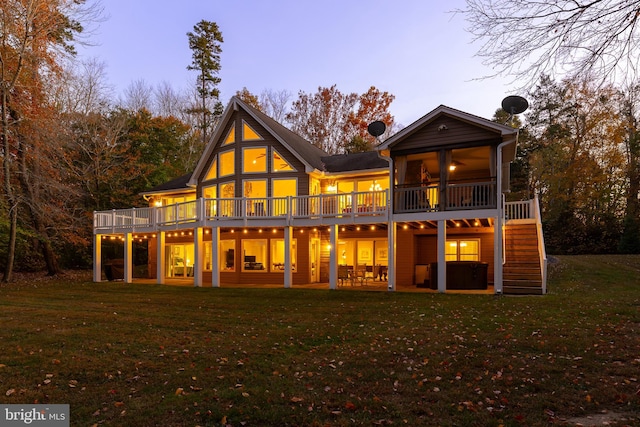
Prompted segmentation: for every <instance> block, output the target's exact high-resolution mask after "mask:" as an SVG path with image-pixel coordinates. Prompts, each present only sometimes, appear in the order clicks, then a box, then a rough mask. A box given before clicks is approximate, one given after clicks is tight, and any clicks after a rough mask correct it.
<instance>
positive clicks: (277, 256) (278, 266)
mask: <svg viewBox="0 0 640 427" xmlns="http://www.w3.org/2000/svg"><path fill="white" fill-rule="evenodd" d="M296 260H297V250H296V239H293V240H292V241H291V269H292V270H293V271H296ZM271 271H276V272H277V271H284V240H282V239H272V240H271Z"/></svg>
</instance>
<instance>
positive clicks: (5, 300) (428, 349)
mask: <svg viewBox="0 0 640 427" xmlns="http://www.w3.org/2000/svg"><path fill="white" fill-rule="evenodd" d="M548 290H549V293H548V295H546V296H526V297H495V296H488V295H438V294H426V293H419V294H418V293H416V294H413V293H405V292H398V293H388V292H356V291H340V290H339V291H329V290H297V289H224V288H220V289H213V288H191V287H172V286H159V285H128V284H123V283H100V284H96V283H91V282H88V281H79V280H69V279H66V280H64V279H63V280H39V281H30V282H19V283H15V284H9V285H2V286H0V325H1V326H2V328H1V329H0V346H1V347H0V350H1V351H0V403H22V404H25V403H29V404H30V403H48V404H53V403H67V404H69V405H70V409H71V425H73V426H91V425H96V426H103V425H104V426H107V425H108V426H198V425H199V426H225V425H229V426H352V425H367V426H371V425H374V426H375V425H396V426H399V425H408V426H417V425H425V426H427V425H439V426H548V425H575V424H576V423H582V424H583V425H589V424H588V422H590V421H589V420H591V421H593V422H594V423H596V421H597V420H598V417H603V419H604V420H605V421H604V422H608V423H609V424H608V425H618V426H623V425H633V426H639V425H640V382H639V378H640V256H580V257H578V256H575V257H559V259H558V260H557V262H555V263H553V264H552V265H551V269H550V277H549V284H548ZM587 417H589V418H587ZM597 422H600V424H597V425H602V424H601V422H602V421H597ZM594 425H596V424H594Z"/></svg>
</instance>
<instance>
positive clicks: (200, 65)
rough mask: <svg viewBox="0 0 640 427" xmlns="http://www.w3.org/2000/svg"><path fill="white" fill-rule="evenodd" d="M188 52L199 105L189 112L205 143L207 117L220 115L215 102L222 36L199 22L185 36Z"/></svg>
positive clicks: (210, 25)
mask: <svg viewBox="0 0 640 427" xmlns="http://www.w3.org/2000/svg"><path fill="white" fill-rule="evenodd" d="M187 37H188V38H189V49H191V50H192V62H191V65H189V66H188V67H187V70H195V71H197V72H198V73H199V74H198V77H197V79H196V81H197V91H198V95H199V97H200V105H199V107H197V108H194V109H193V112H194V113H199V115H200V129H201V131H202V141H203V142H206V141H207V138H208V136H209V135H208V132H209V129H210V128H212V123H211V121H212V118H211V116H212V115H213V116H218V115H220V114H221V113H222V103H221V102H220V101H219V96H220V91H219V90H218V87H217V86H218V84H220V81H221V79H220V77H218V76H217V75H218V73H219V72H220V54H221V53H222V46H221V43H222V42H223V39H222V32H220V30H219V28H218V24H216V23H215V22H210V21H205V20H202V21H200V22H199V23H198V24H196V25H195V26H194V27H193V32H188V33H187Z"/></svg>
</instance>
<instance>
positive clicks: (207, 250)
mask: <svg viewBox="0 0 640 427" xmlns="http://www.w3.org/2000/svg"><path fill="white" fill-rule="evenodd" d="M203 270H204V271H211V242H204V269H203Z"/></svg>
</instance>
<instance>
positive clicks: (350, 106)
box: [285, 85, 393, 154]
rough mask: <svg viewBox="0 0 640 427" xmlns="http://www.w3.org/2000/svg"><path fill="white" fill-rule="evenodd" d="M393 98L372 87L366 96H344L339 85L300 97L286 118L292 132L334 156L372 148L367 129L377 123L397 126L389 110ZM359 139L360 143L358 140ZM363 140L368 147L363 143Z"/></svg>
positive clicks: (302, 94)
mask: <svg viewBox="0 0 640 427" xmlns="http://www.w3.org/2000/svg"><path fill="white" fill-rule="evenodd" d="M391 101H393V96H392V95H390V94H389V93H387V92H380V91H379V90H377V89H376V88H375V87H371V88H370V89H369V90H368V91H367V92H366V93H364V94H362V95H358V94H356V93H348V94H343V93H342V92H340V91H339V90H338V88H337V87H336V85H333V86H331V87H329V88H327V87H319V88H318V92H316V93H315V94H306V93H304V92H302V91H300V92H299V93H298V99H297V100H296V101H294V102H293V105H292V108H291V111H290V112H289V113H288V114H287V115H286V116H285V117H286V120H287V122H288V123H289V125H290V127H291V130H292V131H294V132H296V133H297V134H299V135H300V136H302V137H304V138H306V139H307V140H308V141H310V142H311V143H312V144H314V145H315V146H317V147H319V148H321V149H323V150H325V151H326V152H328V153H330V154H335V153H341V152H346V151H351V150H353V149H357V150H361V149H366V148H368V147H370V145H371V144H372V141H374V139H373V138H372V137H371V136H370V135H369V134H368V133H367V131H366V129H367V126H368V124H369V123H370V122H372V121H374V120H382V121H385V123H386V125H387V127H388V128H390V127H391V126H392V125H393V116H391V114H389V112H388V108H389V105H390V104H391ZM356 137H358V138H359V139H355V138H356ZM361 140H364V141H365V142H368V144H361V143H359V142H360V141H361Z"/></svg>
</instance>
